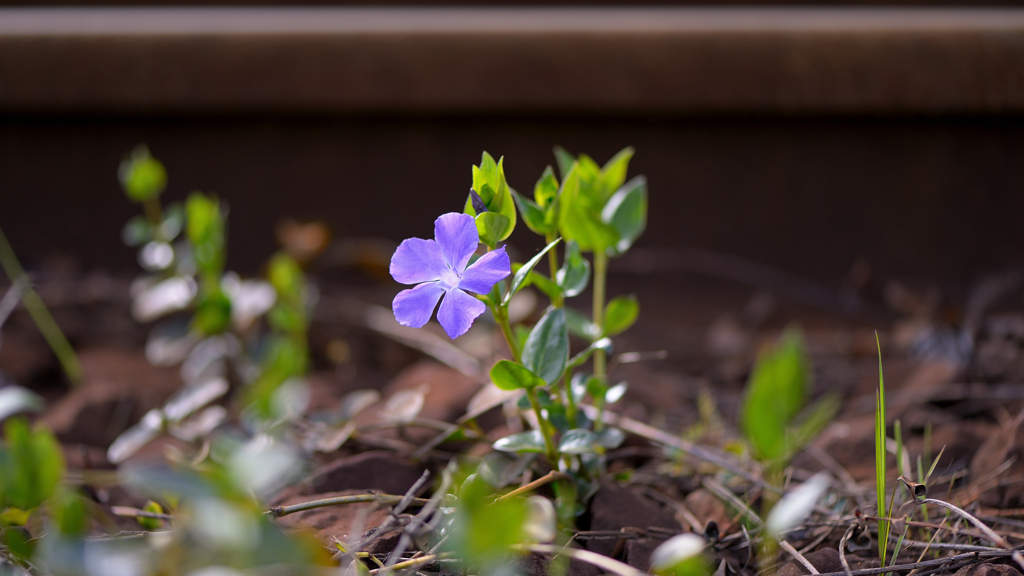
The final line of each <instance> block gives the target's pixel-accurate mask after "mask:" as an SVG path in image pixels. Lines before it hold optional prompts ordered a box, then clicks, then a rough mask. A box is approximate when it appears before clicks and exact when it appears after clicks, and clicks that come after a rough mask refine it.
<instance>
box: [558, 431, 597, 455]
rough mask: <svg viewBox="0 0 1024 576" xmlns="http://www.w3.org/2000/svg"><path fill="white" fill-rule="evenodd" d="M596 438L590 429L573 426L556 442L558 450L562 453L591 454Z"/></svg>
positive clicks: (594, 448)
mask: <svg viewBox="0 0 1024 576" xmlns="http://www.w3.org/2000/svg"><path fill="white" fill-rule="evenodd" d="M595 444H597V438H596V437H595V436H594V433H593V432H591V431H590V430H586V429H583V428H574V429H572V430H569V431H568V432H566V433H565V434H563V435H562V440H561V441H559V443H558V451H559V452H561V453H562V454H593V453H595V452H597V449H596V447H595Z"/></svg>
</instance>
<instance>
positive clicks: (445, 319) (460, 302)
mask: <svg viewBox="0 0 1024 576" xmlns="http://www.w3.org/2000/svg"><path fill="white" fill-rule="evenodd" d="M486 309H487V306H485V305H484V303H483V302H481V301H479V300H477V299H476V298H473V297H472V296H470V295H469V294H466V293H465V292H463V291H462V290H459V289H458V288H452V289H451V290H448V292H447V293H446V294H445V295H444V300H442V301H441V307H440V308H438V309H437V321H438V322H440V323H441V326H442V327H443V328H444V331H445V332H447V333H448V336H449V337H450V338H452V339H455V338H458V337H459V336H462V335H463V334H465V333H466V330H469V327H470V326H472V325H473V320H476V318H477V316H479V315H481V314H483V313H484V310H486Z"/></svg>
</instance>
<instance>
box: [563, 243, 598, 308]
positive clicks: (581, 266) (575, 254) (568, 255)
mask: <svg viewBox="0 0 1024 576" xmlns="http://www.w3.org/2000/svg"><path fill="white" fill-rule="evenodd" d="M555 277H556V279H557V281H558V286H559V287H560V288H561V289H562V290H563V291H564V292H565V296H566V297H567V298H572V297H573V296H578V295H579V294H581V293H582V292H583V291H584V290H586V289H587V283H588V282H589V281H590V262H589V261H588V260H587V259H586V258H584V257H583V254H582V253H581V252H580V246H579V244H577V243H576V242H575V241H573V240H570V241H568V242H566V243H565V261H564V262H563V264H562V267H561V268H560V269H559V270H558V272H557V274H556V275H555Z"/></svg>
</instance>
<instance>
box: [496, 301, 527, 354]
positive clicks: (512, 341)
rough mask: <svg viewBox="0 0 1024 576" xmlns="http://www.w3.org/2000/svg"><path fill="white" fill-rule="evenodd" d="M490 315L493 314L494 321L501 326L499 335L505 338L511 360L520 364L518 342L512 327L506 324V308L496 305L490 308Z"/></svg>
mask: <svg viewBox="0 0 1024 576" xmlns="http://www.w3.org/2000/svg"><path fill="white" fill-rule="evenodd" d="M491 313H492V314H494V321H495V322H497V323H498V326H501V333H502V334H503V335H504V336H505V342H506V343H507V344H508V351H509V352H511V353H512V359H513V360H515V361H516V362H521V357H522V352H520V350H519V341H518V340H517V339H516V335H515V333H514V332H512V326H511V325H509V323H508V308H506V307H504V306H502V305H500V304H498V305H496V306H494V307H493V308H491Z"/></svg>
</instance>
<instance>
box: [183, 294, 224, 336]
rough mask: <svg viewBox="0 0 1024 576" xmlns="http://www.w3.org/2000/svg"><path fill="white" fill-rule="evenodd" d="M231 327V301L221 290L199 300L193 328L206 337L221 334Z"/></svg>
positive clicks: (205, 295) (193, 319) (193, 318)
mask: <svg viewBox="0 0 1024 576" xmlns="http://www.w3.org/2000/svg"><path fill="white" fill-rule="evenodd" d="M230 325H231V299H230V298H228V297H227V295H226V294H224V291H223V290H221V289H220V288H217V289H216V290H214V291H212V292H210V293H208V294H204V295H203V296H201V297H200V299H199V306H198V307H197V308H196V313H195V316H193V317H192V328H193V329H194V330H196V331H197V332H199V333H200V334H204V335H211V334H220V333H222V332H224V331H225V330H227V329H228V327H229V326H230Z"/></svg>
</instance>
